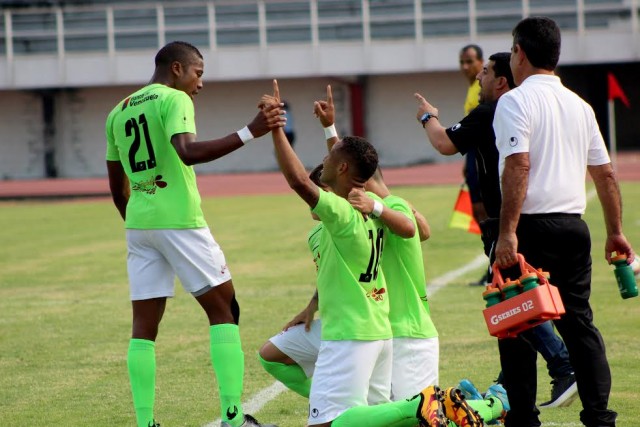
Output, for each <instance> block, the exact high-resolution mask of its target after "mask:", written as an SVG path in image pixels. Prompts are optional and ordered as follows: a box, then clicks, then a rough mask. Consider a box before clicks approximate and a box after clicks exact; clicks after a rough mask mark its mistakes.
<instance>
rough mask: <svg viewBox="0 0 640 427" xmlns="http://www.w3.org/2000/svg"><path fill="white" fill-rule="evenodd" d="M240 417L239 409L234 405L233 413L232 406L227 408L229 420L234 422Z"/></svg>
mask: <svg viewBox="0 0 640 427" xmlns="http://www.w3.org/2000/svg"><path fill="white" fill-rule="evenodd" d="M236 415H238V407H237V406H236V405H233V412H231V406H229V407H228V408H227V419H228V420H232V419H234V418H235V417H236Z"/></svg>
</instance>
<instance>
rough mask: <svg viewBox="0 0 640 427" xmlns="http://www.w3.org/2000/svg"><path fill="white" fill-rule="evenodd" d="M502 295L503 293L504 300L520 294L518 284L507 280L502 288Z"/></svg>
mask: <svg viewBox="0 0 640 427" xmlns="http://www.w3.org/2000/svg"><path fill="white" fill-rule="evenodd" d="M502 293H504V299H509V298H513V297H515V296H517V295H518V294H519V293H520V283H519V282H518V281H517V280H516V281H513V280H509V279H507V281H506V282H505V283H504V286H503V287H502Z"/></svg>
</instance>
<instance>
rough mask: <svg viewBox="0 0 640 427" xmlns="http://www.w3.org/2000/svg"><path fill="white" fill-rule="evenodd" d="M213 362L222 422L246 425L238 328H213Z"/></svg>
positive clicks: (221, 326) (227, 325)
mask: <svg viewBox="0 0 640 427" xmlns="http://www.w3.org/2000/svg"><path fill="white" fill-rule="evenodd" d="M209 335H210V337H211V363H212V364H213V370H214V372H215V373H216V378H217V379H218V389H219V390H220V407H221V414H220V416H221V418H222V421H224V422H227V423H229V424H230V425H231V426H232V427H238V426H240V425H241V424H242V423H243V422H244V413H243V412H242V404H241V401H240V399H241V398H242V380H243V377H244V353H243V352H242V345H241V344H240V330H239V329H238V325H233V324H229V323H225V324H220V325H211V327H209Z"/></svg>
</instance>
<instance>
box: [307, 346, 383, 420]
mask: <svg viewBox="0 0 640 427" xmlns="http://www.w3.org/2000/svg"><path fill="white" fill-rule="evenodd" d="M392 353H393V346H392V342H391V340H390V339H388V340H379V341H322V342H321V344H320V352H319V353H318V360H317V362H316V369H315V373H314V375H313V381H312V382H311V393H310V396H309V420H308V425H310V426H311V425H316V424H324V423H328V422H330V421H333V420H335V419H336V418H338V417H339V416H340V414H342V413H343V412H344V411H346V410H347V409H349V408H352V407H354V406H362V405H376V404H379V403H385V402H388V401H389V395H390V394H391V363H392V362H391V359H392V357H393V354H392Z"/></svg>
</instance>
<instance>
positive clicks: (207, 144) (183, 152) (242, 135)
mask: <svg viewBox="0 0 640 427" xmlns="http://www.w3.org/2000/svg"><path fill="white" fill-rule="evenodd" d="M281 108H282V105H281V104H273V105H269V106H267V107H265V108H260V111H259V112H258V114H256V116H255V117H254V118H253V120H252V121H251V123H249V124H248V125H247V126H246V127H245V128H243V129H242V130H240V131H238V132H234V133H231V134H229V135H227V136H225V137H222V138H219V139H214V140H209V141H199V142H196V135H195V134H193V133H179V134H175V135H173V136H172V137H171V144H173V146H174V148H175V149H176V152H177V153H178V156H179V157H180V159H181V160H182V161H183V162H184V164H186V165H194V164H197V163H205V162H210V161H212V160H216V159H219V158H220V157H223V156H226V155H227V154H229V153H231V152H233V151H235V150H237V149H238V148H240V147H242V146H243V145H244V143H245V142H247V141H249V140H251V139H253V138H259V137H261V136H263V135H265V134H266V133H268V132H269V131H271V130H273V129H282V127H283V126H284V124H285V123H286V120H285V119H284V117H283V116H282V109H281Z"/></svg>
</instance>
